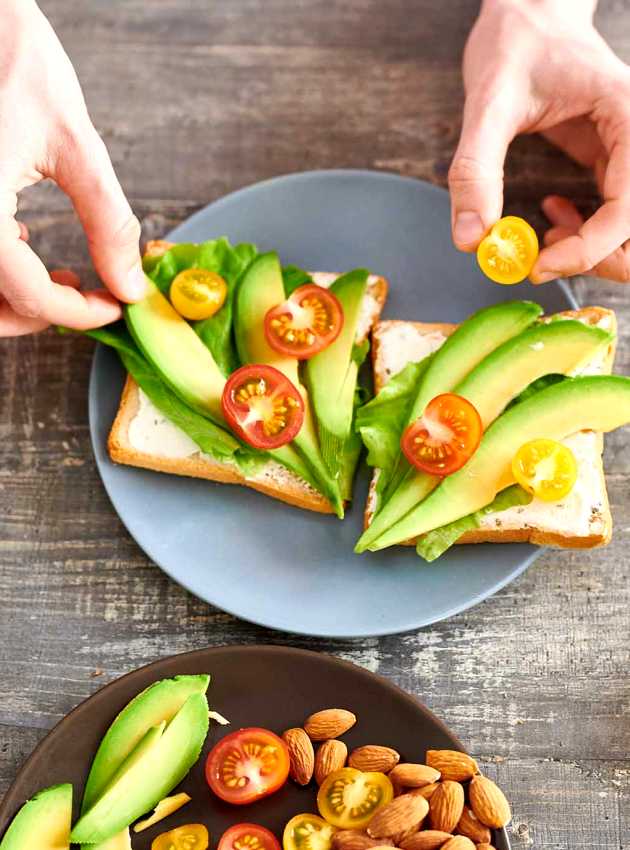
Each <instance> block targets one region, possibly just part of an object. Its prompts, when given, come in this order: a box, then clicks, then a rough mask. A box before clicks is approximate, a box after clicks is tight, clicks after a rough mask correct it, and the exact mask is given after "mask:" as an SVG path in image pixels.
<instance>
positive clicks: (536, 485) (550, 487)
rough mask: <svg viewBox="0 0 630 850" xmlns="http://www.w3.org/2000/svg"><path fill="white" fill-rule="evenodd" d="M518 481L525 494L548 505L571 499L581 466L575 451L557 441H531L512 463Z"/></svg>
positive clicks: (519, 451)
mask: <svg viewBox="0 0 630 850" xmlns="http://www.w3.org/2000/svg"><path fill="white" fill-rule="evenodd" d="M512 472H513V473H514V477H515V478H516V480H517V481H518V483H519V484H520V485H521V487H522V488H523V489H524V490H527V492H528V493H532V494H533V495H534V496H536V498H538V499H542V500H543V501H544V502H559V501H560V500H561V499H564V497H565V496H568V495H569V493H570V492H571V490H573V487H574V485H575V481H576V479H577V463H576V462H575V455H574V454H573V452H572V451H571V449H569V448H567V447H566V446H564V445H562V443H557V442H556V441H555V440H546V439H540V440H531V442H529V443H525V444H524V445H522V446H521V447H520V449H519V450H518V451H517V453H516V454H515V455H514V458H513V460H512Z"/></svg>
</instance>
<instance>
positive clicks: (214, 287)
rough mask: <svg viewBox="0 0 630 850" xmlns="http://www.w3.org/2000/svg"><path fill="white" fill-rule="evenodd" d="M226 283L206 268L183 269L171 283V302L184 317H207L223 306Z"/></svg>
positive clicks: (192, 318)
mask: <svg viewBox="0 0 630 850" xmlns="http://www.w3.org/2000/svg"><path fill="white" fill-rule="evenodd" d="M226 295H227V284H226V283H225V281H224V280H223V278H222V277H221V275H218V274H217V273H216V272H211V271H208V269H184V271H183V272H180V273H179V274H178V275H177V276H176V277H175V278H174V280H173V282H172V283H171V290H170V296H171V304H172V305H173V307H174V308H175V309H176V310H177V312H178V313H179V315H180V316H183V317H184V318H185V319H191V320H196V319H209V318H210V316H214V314H215V313H216V312H217V311H218V310H220V309H221V307H223V304H224V302H225V297H226Z"/></svg>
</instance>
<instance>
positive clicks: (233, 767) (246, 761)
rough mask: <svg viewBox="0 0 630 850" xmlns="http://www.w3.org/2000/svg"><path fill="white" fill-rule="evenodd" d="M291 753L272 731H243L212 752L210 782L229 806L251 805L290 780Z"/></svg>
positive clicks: (222, 740) (210, 753)
mask: <svg viewBox="0 0 630 850" xmlns="http://www.w3.org/2000/svg"><path fill="white" fill-rule="evenodd" d="M288 775H289V751H288V750H287V747H286V744H285V743H284V741H283V740H282V738H279V737H278V736H277V735H276V734H274V733H273V732H270V731H269V730H268V729H259V728H257V727H253V728H251V729H239V730H237V731H236V732H232V733H231V734H230V735H226V736H225V738H222V739H221V740H220V741H219V743H218V744H215V746H214V747H213V748H212V749H211V750H210V752H209V753H208V758H207V761H206V781H207V782H208V785H209V786H210V788H211V789H212V790H213V791H214V793H215V794H216V795H217V797H220V798H221V799H222V800H225V801H226V802H227V803H235V804H236V805H240V804H243V803H251V802H253V801H254V800H259V799H260V798H261V797H266V796H267V795H268V794H273V792H274V791H277V790H278V788H280V787H281V786H282V785H284V783H285V782H286V781H287V777H288Z"/></svg>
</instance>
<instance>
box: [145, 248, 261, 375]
mask: <svg viewBox="0 0 630 850" xmlns="http://www.w3.org/2000/svg"><path fill="white" fill-rule="evenodd" d="M257 253H258V251H257V249H256V247H255V245H250V244H249V243H246V242H245V243H242V244H241V245H236V246H232V245H231V244H230V242H229V241H228V240H227V239H226V238H225V237H222V238H221V239H212V240H209V241H208V242H202V243H201V244H199V245H194V244H190V243H182V244H179V245H174V246H173V247H172V248H170V249H169V250H168V251H166V253H164V254H162V256H161V257H158V258H157V261H156V262H154V263H153V262H147V261H146V260H145V271H146V272H147V274H148V276H149V277H150V278H151V280H152V281H153V282H154V283H155V284H156V286H157V287H158V288H159V289H160V290H161V292H163V293H164V294H168V290H169V288H170V285H171V283H172V281H173V278H174V277H175V275H177V274H179V272H181V271H183V270H184V269H190V268H200V269H208V271H212V272H216V273H217V274H219V275H221V277H222V278H223V279H224V280H225V282H226V284H227V290H228V291H227V297H226V299H225V304H224V305H223V307H221V309H220V310H219V311H218V312H217V313H215V314H214V316H211V317H210V318H209V319H203V320H201V321H198V322H191V324H192V327H193V328H194V330H195V332H196V333H197V334H198V336H199V337H200V338H201V340H202V342H203V343H204V345H205V346H206V347H207V348H208V349H209V350H210V352H211V353H212V356H213V357H214V359H215V360H216V363H217V365H218V367H219V369H220V370H221V371H222V372H223V374H224V375H225V376H226V377H227V376H228V375H229V374H230V372H233V371H234V370H235V369H237V368H238V367H239V366H240V362H239V360H238V357H237V354H236V346H235V344H234V340H233V336H232V305H233V301H234V291H235V289H236V285H237V283H238V281H239V278H240V277H241V275H242V274H243V272H244V271H245V269H246V268H247V267H248V266H249V264H250V263H251V261H252V260H253V259H254V257H255V256H256V255H257ZM147 259H148V260H152V259H155V258H147Z"/></svg>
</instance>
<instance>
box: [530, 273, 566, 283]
mask: <svg viewBox="0 0 630 850" xmlns="http://www.w3.org/2000/svg"><path fill="white" fill-rule="evenodd" d="M558 277H560V274H559V272H537V273H536V274H532V275H531V277H530V280H531V282H532V283H533V284H535V285H537V284H539V283H549V281H550V280H555V279H556V278H558Z"/></svg>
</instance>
